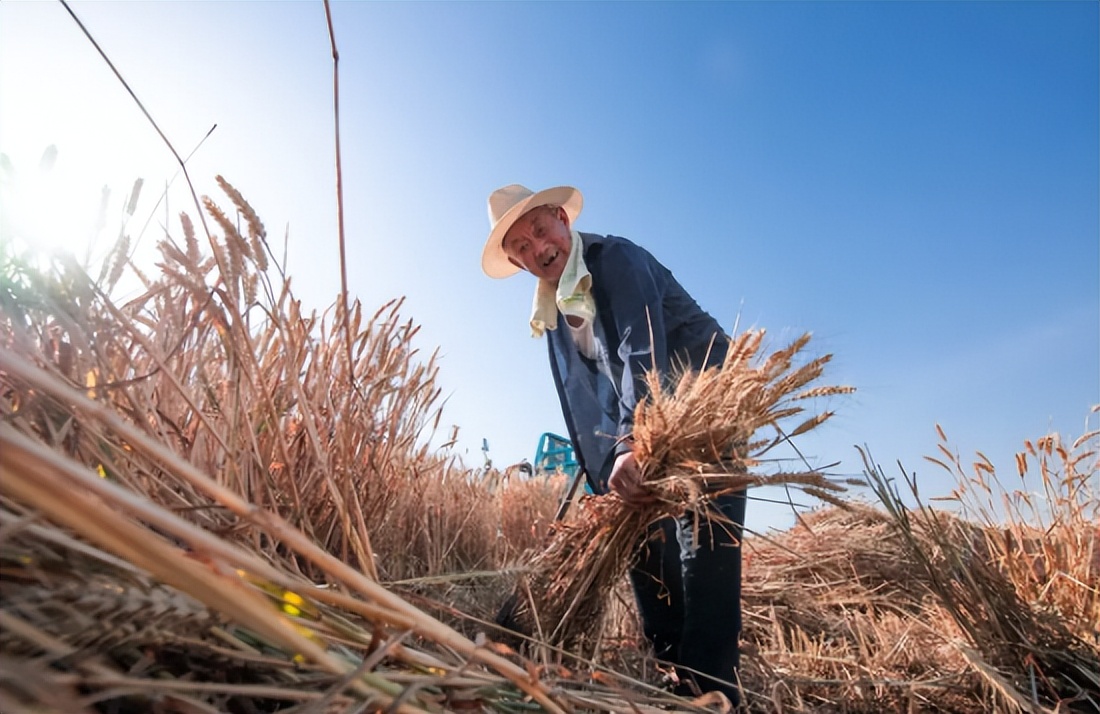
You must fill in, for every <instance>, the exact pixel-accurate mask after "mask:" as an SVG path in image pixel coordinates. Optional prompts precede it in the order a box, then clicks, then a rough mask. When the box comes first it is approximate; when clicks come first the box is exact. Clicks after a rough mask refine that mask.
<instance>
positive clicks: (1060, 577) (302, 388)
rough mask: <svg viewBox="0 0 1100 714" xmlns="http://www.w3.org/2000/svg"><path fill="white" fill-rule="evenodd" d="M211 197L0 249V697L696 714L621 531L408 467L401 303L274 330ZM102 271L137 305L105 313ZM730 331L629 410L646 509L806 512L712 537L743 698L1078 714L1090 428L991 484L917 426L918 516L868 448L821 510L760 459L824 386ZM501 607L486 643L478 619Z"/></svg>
mask: <svg viewBox="0 0 1100 714" xmlns="http://www.w3.org/2000/svg"><path fill="white" fill-rule="evenodd" d="M219 184H220V185H221V187H222V189H223V191H224V193H225V198H222V199H218V200H215V199H213V198H209V197H208V198H205V199H204V201H203V206H204V209H205V211H206V214H207V215H208V216H209V217H210V219H211V221H212V225H213V226H214V227H215V229H214V230H212V231H211V232H210V233H206V231H205V230H196V225H200V226H201V225H205V222H204V221H198V222H196V220H195V217H194V216H188V215H186V214H181V215H180V217H179V223H178V225H177V226H173V227H171V228H170V229H169V230H168V231H167V233H166V235H165V236H164V237H163V238H162V240H161V242H160V244H159V249H160V255H161V258H160V261H159V262H158V264H157V266H156V270H155V273H153V274H144V273H142V272H141V271H139V270H138V269H137V267H136V266H134V265H132V264H130V263H129V261H128V260H127V247H128V246H127V243H128V242H127V241H126V240H120V241H119V244H118V245H117V246H116V250H115V251H114V253H113V254H112V256H110V257H109V258H108V260H107V261H106V262H105V263H104V264H103V266H101V267H100V268H99V269H98V270H90V269H88V268H86V267H84V266H80V265H78V264H76V263H75V262H74V261H73V260H71V259H66V258H56V259H54V260H53V261H52V262H50V263H48V264H45V265H42V264H38V265H35V264H33V263H32V262H31V261H29V260H27V259H26V257H25V256H23V255H22V254H20V253H17V252H16V251H15V249H14V248H13V247H12V245H13V243H12V241H11V236H0V346H2V349H0V414H2V419H0V569H2V570H0V573H2V579H0V711H3V712H13V713H14V712H42V713H47V712H48V713H57V714H69V713H73V714H75V713H77V712H111V713H123V712H158V713H168V712H186V713H189V714H190V713H196V714H197V713H203V714H206V713H209V712H294V713H296V714H304V713H306V712H312V713H320V712H326V713H328V712H332V713H335V712H341V713H343V712H348V713H350V712H366V711H387V712H388V711H395V712H444V711H499V712H523V711H549V712H573V711H607V712H624V713H625V712H650V711H668V710H682V711H704V710H708V711H720V710H723V708H724V707H725V705H726V702H724V700H723V699H721V697H717V698H716V697H713V696H712V697H703V698H701V699H699V700H695V701H690V700H686V699H681V698H678V697H675V696H673V695H671V694H669V693H667V692H666V691H664V690H663V689H662V688H661V686H660V684H661V671H660V667H659V665H658V663H656V662H655V661H653V660H652V658H651V657H649V656H648V654H647V652H646V650H645V644H644V638H643V637H642V636H641V634H640V627H639V625H638V623H637V617H636V614H635V612H634V610H633V605H632V603H631V601H630V595H629V590H628V589H627V588H625V587H624V583H623V577H622V576H623V574H624V573H625V570H626V568H627V567H628V565H629V552H628V551H629V549H624V548H623V547H622V543H625V542H629V541H630V540H632V539H634V538H636V535H637V532H638V531H639V529H640V528H643V527H644V525H645V521H646V520H647V519H648V518H651V517H653V516H654V514H652V513H651V514H641V515H639V514H625V515H624V513H623V511H622V508H621V504H618V503H617V502H615V501H614V500H613V499H607V498H603V499H599V498H593V499H586V500H583V501H582V502H581V503H580V504H579V505H577V506H575V507H574V508H573V509H571V511H570V512H569V516H568V518H567V519H566V520H565V521H564V522H561V523H557V524H554V522H553V521H554V514H555V511H556V509H557V506H558V501H559V499H560V498H561V496H562V493H563V491H564V490H565V481H564V478H562V477H560V476H554V477H549V478H534V479H527V480H524V479H519V478H518V477H516V475H515V474H512V473H509V474H507V475H506V474H504V473H501V472H492V473H490V474H483V473H480V472H478V471H476V470H474V469H470V468H468V467H467V466H466V465H465V464H463V462H462V461H461V460H460V459H459V458H457V457H456V456H454V455H453V454H452V453H451V452H450V451H449V450H448V449H447V448H432V447H430V446H429V445H428V444H429V442H430V441H431V439H430V437H431V436H432V435H433V434H434V433H435V431H436V430H437V429H438V428H439V424H440V423H441V421H440V420H441V409H442V405H441V400H440V390H439V387H438V386H437V384H436V380H437V377H438V370H439V367H438V364H437V359H436V355H435V354H430V353H428V354H425V353H422V352H420V350H419V348H418V347H417V346H416V337H417V332H418V328H417V325H416V323H415V322H414V321H413V320H412V319H410V318H409V317H407V316H405V315H404V314H403V312H402V311H403V305H402V303H401V301H400V300H395V301H393V302H391V303H388V304H386V305H383V306H381V307H378V308H374V309H366V308H364V306H362V305H360V304H358V303H353V304H351V305H349V306H348V307H347V308H346V309H345V307H344V303H343V301H342V300H340V299H336V300H335V301H334V303H333V305H332V307H330V308H329V309H327V310H324V311H320V312H317V311H312V310H307V309H306V308H304V307H303V305H302V304H301V303H300V302H299V301H298V300H297V299H295V297H294V294H293V291H292V289H291V279H290V275H289V269H290V266H286V265H280V264H279V263H278V261H276V260H275V259H274V256H273V254H272V252H271V250H270V247H269V246H268V244H267V235H266V232H265V229H264V226H263V222H262V221H261V220H260V218H259V217H258V216H257V215H256V213H255V212H254V211H253V210H252V209H251V207H250V206H249V205H248V203H247V201H246V200H245V198H244V197H243V196H242V195H241V194H240V193H239V192H238V191H237V190H236V189H235V188H233V187H232V186H231V185H230V184H229V183H228V182H226V181H224V180H223V179H219ZM123 275H126V276H130V277H131V278H134V279H136V280H138V281H139V282H140V284H141V285H142V286H143V287H142V289H141V291H140V294H138V295H137V296H136V297H132V298H129V299H126V300H125V301H118V300H116V299H114V298H112V294H113V291H112V288H113V286H114V285H115V283H116V282H117V281H118V280H120V278H121V277H122V276H123ZM761 338H762V335H761V334H760V333H754V332H745V333H742V334H741V335H739V336H736V337H735V338H734V339H735V346H736V349H731V350H730V354H731V355H733V356H734V357H732V358H731V359H730V360H727V363H726V364H725V365H723V367H722V369H719V370H716V371H714V372H712V373H704V374H703V375H692V374H690V373H689V374H685V375H683V376H682V377H681V379H680V381H679V382H677V384H676V386H674V387H672V388H669V389H667V390H666V389H665V388H664V387H663V386H662V385H660V384H655V385H654V387H655V389H654V394H655V395H657V396H656V397H655V399H654V400H653V401H652V402H651V403H649V404H648V405H644V409H645V410H646V411H644V412H640V413H639V415H638V419H637V420H636V424H637V428H638V434H637V435H636V443H637V447H636V448H638V449H639V460H640V462H642V463H643V464H650V468H649V471H648V472H647V473H648V478H650V481H651V483H653V484H654V487H655V488H659V489H662V490H661V494H662V497H661V501H662V504H663V505H662V506H661V507H660V508H664V509H675V508H690V507H698V506H699V504H701V503H704V502H705V500H706V497H707V494H708V493H710V492H711V491H712V490H713V489H714V488H719V489H721V488H733V487H742V486H744V485H746V484H747V485H749V486H752V485H755V484H763V483H788V484H791V485H793V486H795V487H798V488H801V489H802V492H803V493H805V494H808V495H809V496H813V497H816V498H817V499H818V500H819V503H820V504H821V505H820V507H818V508H816V509H815V510H814V511H813V512H811V513H808V514H806V515H805V516H804V517H803V518H802V519H801V520H800V521H799V523H798V525H796V526H795V527H794V528H792V529H791V530H789V531H787V532H785V533H781V534H778V535H773V536H767V537H765V536H760V535H749V536H747V537H746V539H745V570H744V572H745V576H744V577H745V582H744V587H743V592H744V608H745V617H744V622H745V630H744V632H743V638H742V648H743V651H744V656H743V659H742V661H743V671H742V672H741V685H742V688H743V691H744V692H745V696H744V700H745V704H744V706H745V708H746V710H747V711H752V712H819V711H820V712H881V711H912V712H923V711H930V712H931V711H936V712H944V711H945V712H987V711H996V712H1000V711H1005V712H1068V711H1100V634H1098V631H1100V533H1098V526H1097V524H1098V523H1100V485H1098V481H1100V466H1098V463H1100V460H1098V446H1100V436H1098V434H1097V432H1089V433H1086V434H1084V435H1081V436H1080V437H1079V438H1075V439H1074V440H1072V441H1071V440H1069V438H1066V439H1063V437H1060V436H1058V435H1038V436H1037V437H1036V439H1035V440H1034V441H1030V442H1028V443H1026V444H1023V445H1021V452H1020V454H1019V455H1018V456H1017V460H1016V463H1017V466H1018V471H1019V473H1017V474H997V473H996V472H995V470H994V469H993V468H992V465H991V464H990V462H989V459H987V458H985V457H984V456H983V455H980V454H979V455H978V457H977V459H976V461H975V462H974V463H973V464H967V463H965V462H964V461H963V460H962V459H961V458H960V457H958V456H957V455H955V453H954V452H953V451H952V449H951V447H950V442H949V441H948V439H947V436H946V435H945V434H941V436H942V437H943V446H942V448H941V453H940V454H938V455H937V456H936V457H935V459H934V460H936V461H937V462H938V463H939V465H940V467H942V468H943V469H945V470H947V471H949V472H951V473H952V474H953V475H954V477H955V480H956V482H957V488H956V491H955V493H954V494H952V502H951V503H950V504H943V505H942V506H941V505H940V504H937V506H936V507H933V506H931V505H929V504H927V503H924V502H921V501H920V500H919V499H916V502H915V505H914V496H915V494H914V493H912V492H911V491H910V490H909V489H908V488H907V486H906V484H905V478H902V479H901V480H900V482H899V481H898V480H897V479H890V478H888V477H887V476H886V475H885V474H884V473H883V472H882V470H881V469H880V468H879V467H878V466H877V465H876V464H875V463H873V462H872V461H870V459H868V460H867V462H866V471H865V482H864V485H867V486H869V487H870V489H871V490H872V492H873V493H874V494H875V500H873V501H865V500H862V499H857V498H854V497H850V496H849V495H848V493H847V491H846V490H845V489H846V486H850V485H851V484H845V483H837V482H835V481H833V480H830V479H829V478H827V477H826V476H825V475H824V474H820V473H816V472H813V471H811V470H799V469H792V468H788V466H789V465H778V466H777V465H776V464H775V463H773V462H771V461H770V460H769V459H768V458H766V457H765V454H767V453H768V450H769V449H770V446H771V445H772V444H773V443H775V442H776V440H777V439H784V438H788V437H790V436H791V435H797V434H799V433H802V432H804V431H806V430H809V429H811V428H813V427H815V426H816V425H818V424H820V423H822V422H823V421H824V420H825V419H827V418H828V416H829V415H830V414H831V409H833V408H842V407H841V406H840V405H842V404H843V396H844V394H846V393H847V391H849V390H848V388H847V387H842V386H834V385H829V384H828V383H827V373H826V369H827V365H828V360H827V358H826V357H816V358H815V357H806V356H805V354H806V353H807V351H808V349H809V348H808V346H807V345H808V342H807V341H806V340H805V339H803V340H798V341H796V342H795V343H793V344H791V345H788V346H786V347H783V348H780V349H776V350H773V351H769V349H768V348H767V347H766V345H765V344H764V343H763V342H762V341H761ZM820 379H825V380H826V383H825V386H821V385H820V384H819V383H818V380H820ZM723 380H725V381H723ZM738 385H739V386H738ZM733 397H737V398H738V399H735V400H734V401H732V402H723V401H722V399H723V398H726V399H729V398H733ZM749 397H752V399H750V398H749ZM716 400H717V401H716ZM752 400H755V401H752ZM819 400H822V401H826V402H827V403H828V404H829V407H830V409H829V410H825V411H821V412H819V413H814V411H813V409H812V407H814V406H816V405H817V404H818V403H819ZM750 402H751V403H752V404H755V405H756V407H755V408H751V409H750V407H749V404H750ZM803 408H810V409H809V411H808V412H803V411H802V410H803ZM677 409H680V410H682V411H679V412H678V411H676V410H677ZM723 410H725V411H723ZM720 413H728V418H725V417H724V418H717V417H716V415H718V414H720ZM693 418H695V419H697V420H701V421H702V423H703V424H704V425H707V426H708V428H707V429H704V428H702V425H700V424H699V423H696V422H693V421H692V419H693ZM790 419H793V420H794V423H793V424H792V425H791V426H789V427H787V428H785V429H778V428H777V427H779V425H781V424H785V423H786V421H787V420H790ZM506 476H507V477H506ZM1010 482H1011V483H1020V484H1024V483H1027V484H1037V486H1036V487H1035V488H1023V487H1020V488H1015V487H1008V486H1005V485H1004V484H1005V483H1010ZM662 512H663V511H662ZM594 524H595V527H596V528H601V527H602V528H611V529H618V530H619V531H621V533H622V534H623V536H622V538H619V539H618V540H616V539H615V538H613V537H611V536H608V537H607V538H604V537H603V536H601V537H599V538H597V537H594V536H591V535H578V534H579V533H580V534H584V533H589V534H590V533H591V531H590V530H585V529H591V528H592V527H594ZM563 534H569V535H567V536H566V537H564V538H563ZM578 542H580V543H582V544H589V545H590V546H593V547H591V548H589V550H588V551H586V552H585V553H584V554H581V555H578V553H577V552H576V551H575V550H574V551H568V552H567V551H565V550H563V548H564V547H565V545H566V544H572V545H573V546H576V545H577V544H578ZM586 559H587V560H586ZM594 559H599V561H598V562H599V565H598V566H597V565H595V563H596V562H597V561H596V560H594ZM548 562H550V563H551V565H553V566H554V567H553V568H550V569H549V570H547V563H548ZM562 563H568V564H572V566H573V568H572V570H570V569H568V568H566V569H565V570H562V568H561V567H559V566H561V564H562ZM578 563H582V564H584V565H585V567H584V568H577V567H576V566H577V565H578ZM589 566H591V567H589ZM548 572H551V573H555V574H554V575H553V576H549V575H547V574H546V573H548ZM578 572H586V573H590V574H591V573H593V572H598V573H599V575H598V577H595V578H589V579H587V580H586V579H584V578H581V577H578ZM524 588H526V589H525V590H524V591H525V592H533V590H534V591H540V589H541V591H540V592H541V595H538V593H536V595H534V596H532V597H531V598H529V600H528V601H527V602H528V604H529V611H528V612H529V615H530V617H531V618H532V620H533V621H535V622H538V623H541V624H540V626H539V627H537V628H533V630H534V631H535V633H536V634H533V635H532V639H531V640H529V641H525V642H524V643H523V646H522V647H517V646H516V645H515V644H514V643H509V641H508V638H507V637H506V634H507V633H503V632H501V631H500V630H499V629H497V628H496V627H495V625H494V624H493V622H492V620H493V616H494V613H496V611H497V609H498V608H499V607H500V605H501V604H502V602H503V601H504V600H505V598H507V597H508V596H509V594H511V593H514V592H517V590H522V589H524ZM553 588H557V590H553ZM548 593H550V594H548ZM562 593H567V594H568V595H562ZM574 603H577V605H576V607H570V605H572V604H574ZM584 603H587V604H584ZM582 605H584V606H582ZM548 625H552V626H548ZM577 633H584V634H585V635H586V637H583V638H578V637H577ZM540 635H541V636H540Z"/></svg>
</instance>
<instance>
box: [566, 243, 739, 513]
mask: <svg viewBox="0 0 1100 714" xmlns="http://www.w3.org/2000/svg"><path fill="white" fill-rule="evenodd" d="M581 239H582V241H583V243H584V262H585V265H586V266H587V267H588V271H589V272H590V273H591V274H592V296H593V298H594V300H595V303H596V322H595V324H594V332H595V338H596V343H597V344H598V345H600V346H602V347H603V349H602V350H601V352H602V353H603V354H604V355H605V358H604V359H595V360H593V359H588V358H587V357H585V356H583V355H582V354H580V352H578V350H577V348H576V346H575V345H574V343H573V338H572V335H571V333H570V332H569V326H568V324H567V323H566V322H565V318H564V317H563V316H562V314H561V313H560V312H559V313H558V327H557V329H556V330H549V331H547V333H546V335H547V346H548V348H549V352H550V369H551V371H552V372H553V374H554V384H555V386H556V387H557V390H558V399H559V400H560V401H561V408H562V413H563V414H564V415H565V425H566V428H567V429H568V430H569V438H570V439H571V440H572V441H573V447H574V450H575V452H576V456H577V461H578V462H579V463H580V466H581V468H582V469H584V472H585V473H586V474H587V475H588V480H589V483H590V484H591V485H592V488H593V490H595V491H596V493H604V492H606V491H607V479H608V477H609V476H610V475H611V467H612V466H613V464H614V460H615V459H614V457H615V456H616V455H617V454H620V453H622V452H624V451H626V450H628V449H629V446H628V445H627V444H625V443H624V442H622V437H626V436H629V435H630V432H631V431H632V429H633V422H634V407H635V406H636V405H637V404H638V402H639V400H641V399H644V398H645V396H646V394H647V389H646V385H645V382H644V376H645V372H646V371H648V370H650V369H652V368H656V369H657V370H659V371H660V373H661V374H662V375H664V376H665V377H666V378H668V377H670V376H675V375H676V374H677V373H678V372H677V370H679V369H682V368H683V367H684V366H688V367H691V368H692V369H696V370H699V369H702V368H704V367H709V366H712V365H715V364H720V363H721V361H722V360H723V359H724V358H725V356H726V348H727V346H728V340H727V338H726V335H725V333H724V332H723V330H722V328H721V326H720V325H719V324H718V322H717V321H716V320H715V319H714V318H713V317H711V316H710V315H709V314H707V313H706V312H704V311H703V310H702V309H701V308H700V307H699V305H697V304H696V302H695V300H694V299H692V297H691V296H690V295H688V293H687V291H686V290H684V288H683V287H681V285H680V283H678V282H677V281H676V278H674V277H673V276H672V273H671V272H670V271H669V270H668V268H666V267H665V266H663V265H661V264H660V263H659V262H657V260H656V259H655V258H654V257H653V256H652V255H650V254H649V252H648V251H646V250H645V249H644V248H641V247H639V246H637V245H635V244H634V243H631V242H630V241H628V240H626V239H625V238H618V237H616V236H599V235H593V234H591V233H581ZM651 334H652V339H651Z"/></svg>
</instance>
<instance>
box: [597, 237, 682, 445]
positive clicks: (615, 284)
mask: <svg viewBox="0 0 1100 714" xmlns="http://www.w3.org/2000/svg"><path fill="white" fill-rule="evenodd" d="M602 258H603V261H602V262H603V266H604V270H602V271H601V273H602V275H601V276H600V278H599V282H600V283H601V284H602V289H601V292H602V293H603V294H604V295H603V297H604V301H605V306H604V305H601V306H599V307H598V310H606V311H607V314H606V315H607V319H608V320H609V321H610V323H611V324H612V325H613V327H614V330H613V332H612V333H611V334H613V335H614V336H615V337H614V338H612V337H610V335H609V344H608V345H607V348H608V350H609V351H614V353H615V354H616V355H617V357H618V360H619V361H620V362H621V364H622V380H621V382H620V384H619V385H618V386H619V395H620V398H619V415H618V418H619V424H618V436H619V437H620V438H621V437H624V436H629V435H630V433H631V432H632V431H633V428H634V408H635V407H636V406H637V405H638V402H639V401H640V400H643V399H645V397H646V396H647V395H648V393H649V390H648V388H647V386H646V383H645V374H646V372H647V371H649V370H652V369H656V370H657V371H658V372H659V373H660V374H662V375H665V374H668V368H669V356H668V355H669V350H668V335H667V329H666V325H665V317H664V308H663V300H664V294H665V290H666V288H667V286H668V271H667V270H666V269H665V268H664V267H663V266H661V264H660V263H658V262H657V261H656V259H654V258H653V256H651V255H650V254H649V253H648V252H647V251H646V250H645V249H643V248H640V247H638V246H634V245H629V244H626V245H624V244H619V245H615V246H609V247H608V249H607V250H606V251H605V253H604V255H603V256H602ZM593 277H594V278H595V276H593ZM605 324H606V323H605ZM616 339H617V344H616V343H615V342H614V341H615V340H616ZM629 449H630V446H629V444H626V443H620V444H619V446H618V447H616V450H617V452H619V453H622V452H625V451H628V450H629Z"/></svg>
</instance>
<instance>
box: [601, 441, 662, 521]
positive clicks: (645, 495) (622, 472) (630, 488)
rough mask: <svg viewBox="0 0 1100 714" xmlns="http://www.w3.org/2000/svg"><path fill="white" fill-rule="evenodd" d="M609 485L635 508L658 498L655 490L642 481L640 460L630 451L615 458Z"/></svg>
mask: <svg viewBox="0 0 1100 714" xmlns="http://www.w3.org/2000/svg"><path fill="white" fill-rule="evenodd" d="M607 486H608V488H610V489H611V490H612V491H613V492H614V493H616V494H618V496H619V498H621V499H623V503H625V504H626V505H628V506H632V507H634V508H641V507H642V506H648V505H650V504H651V503H653V502H654V501H656V500H657V497H656V496H654V495H653V492H651V491H650V490H649V489H648V488H647V487H646V486H645V484H644V483H643V482H642V474H641V471H640V470H639V469H638V462H637V461H636V460H635V459H634V454H633V453H631V452H629V451H628V452H626V453H625V454H619V455H618V456H617V457H616V458H615V465H614V466H612V467H611V476H610V478H608V479H607Z"/></svg>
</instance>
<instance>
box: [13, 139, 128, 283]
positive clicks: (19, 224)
mask: <svg viewBox="0 0 1100 714" xmlns="http://www.w3.org/2000/svg"><path fill="white" fill-rule="evenodd" d="M140 190H141V182H140V180H139V181H137V182H135V184H134V187H133V189H132V190H131V192H130V194H129V195H127V196H121V197H120V196H118V195H115V194H116V193H117V192H116V191H115V190H113V189H112V188H110V187H108V186H107V185H106V183H105V182H104V181H103V179H102V178H101V177H97V176H95V175H94V172H91V171H87V170H81V168H80V167H79V166H78V165H77V164H76V163H75V162H72V161H70V162H66V161H65V158H64V156H62V155H61V154H60V152H59V151H58V149H57V147H56V146H54V145H51V146H49V147H47V148H46V149H45V151H44V152H43V153H42V156H41V158H40V160H39V161H38V163H37V165H34V166H19V165H16V164H14V162H13V161H12V160H11V159H10V157H8V156H7V155H3V156H0V215H2V217H3V239H4V240H5V241H7V240H10V241H11V242H12V244H13V245H15V246H17V247H19V248H20V249H21V250H29V251H30V252H31V253H34V254H40V255H44V256H49V255H56V254H59V253H68V254H71V255H72V256H73V257H74V258H75V259H76V260H77V262H79V263H81V264H83V265H85V266H88V265H91V264H93V263H94V262H95V261H97V260H99V259H102V258H103V257H104V256H105V255H106V253H107V252H108V251H109V250H110V248H111V246H112V245H113V243H114V241H115V239H116V238H117V236H118V234H117V233H116V232H115V231H113V230H111V228H112V226H117V225H118V219H119V213H120V210H121V213H122V216H123V217H124V218H128V217H129V215H132V213H133V209H134V207H135V206H136V202H137V199H138V197H139V195H140ZM120 203H121V204H122V207H121V209H120V208H119V205H120Z"/></svg>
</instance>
